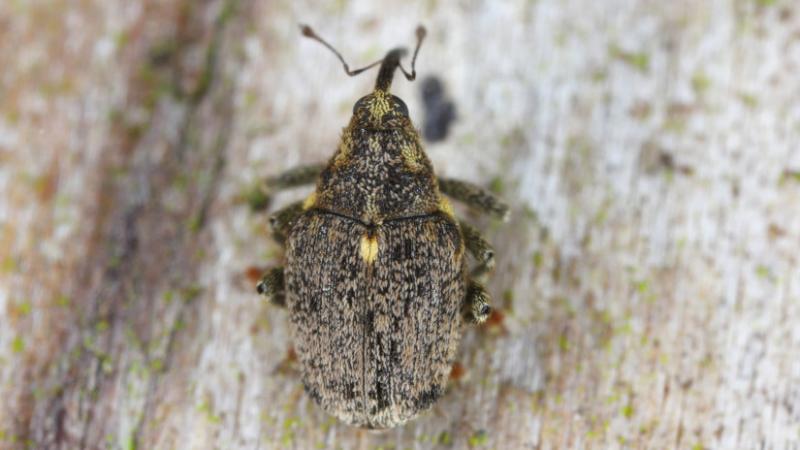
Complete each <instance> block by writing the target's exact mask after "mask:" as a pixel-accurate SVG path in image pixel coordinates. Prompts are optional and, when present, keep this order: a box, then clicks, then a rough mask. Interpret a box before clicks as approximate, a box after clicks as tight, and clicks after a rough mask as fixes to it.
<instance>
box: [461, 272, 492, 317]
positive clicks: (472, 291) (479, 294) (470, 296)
mask: <svg viewBox="0 0 800 450" xmlns="http://www.w3.org/2000/svg"><path fill="white" fill-rule="evenodd" d="M465 300H466V301H465V302H464V319H465V320H467V321H468V322H470V323H474V324H478V323H483V322H484V321H486V319H487V318H489V314H491V313H492V307H491V306H489V300H491V299H490V297H489V293H488V292H486V288H484V287H483V285H482V284H480V283H478V282H477V281H475V280H470V281H469V284H468V285H467V297H466V299H465Z"/></svg>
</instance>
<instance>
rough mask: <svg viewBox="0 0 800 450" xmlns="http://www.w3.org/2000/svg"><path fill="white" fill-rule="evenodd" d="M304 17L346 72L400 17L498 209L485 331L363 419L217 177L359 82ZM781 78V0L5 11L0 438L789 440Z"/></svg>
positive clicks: (463, 167)
mask: <svg viewBox="0 0 800 450" xmlns="http://www.w3.org/2000/svg"><path fill="white" fill-rule="evenodd" d="M299 22H303V23H309V24H311V25H313V26H314V28H315V29H316V31H317V32H319V33H320V34H321V35H323V36H325V37H326V38H327V39H329V40H330V41H331V42H333V43H334V44H336V45H337V46H338V47H339V48H340V49H341V50H342V52H343V53H344V55H345V57H346V58H348V60H349V61H350V62H351V65H352V66H354V67H355V66H358V65H360V64H362V63H366V62H370V61H372V60H373V59H375V58H378V57H380V55H381V54H382V53H383V52H384V51H385V50H387V49H389V48H392V47H394V46H396V45H398V44H406V45H411V44H413V39H414V35H413V33H414V28H415V26H416V25H417V23H418V22H423V23H424V24H425V25H426V26H427V27H428V30H429V36H428V39H427V40H426V43H425V45H424V46H423V48H422V51H421V53H420V57H419V60H418V71H419V72H420V76H424V75H427V74H436V75H437V76H439V77H440V78H442V79H443V80H444V82H445V86H446V88H447V92H448V95H449V96H451V97H452V98H453V99H454V101H455V105H456V107H457V110H458V121H457V122H456V124H455V126H454V128H453V129H452V132H451V134H450V135H449V136H448V138H447V139H446V140H445V141H444V142H442V143H438V144H436V145H430V146H428V154H429V156H430V158H431V160H432V161H433V163H434V166H435V167H436V168H437V170H438V171H439V173H440V174H442V175H444V176H454V177H456V176H457V177H460V178H465V179H468V180H471V181H474V182H477V183H480V184H484V185H491V186H492V187H493V188H494V189H496V190H499V191H502V195H503V196H504V197H505V198H506V199H507V200H508V201H509V202H510V203H511V204H512V205H513V213H512V218H511V220H510V222H508V223H506V224H499V223H495V222H492V221H490V220H486V219H482V218H478V217H475V216H474V215H471V214H470V213H469V212H468V211H465V210H463V209H461V210H459V212H460V213H461V214H464V215H466V216H467V217H469V218H470V220H474V221H475V222H476V223H477V224H478V225H479V226H480V228H481V229H483V230H485V231H486V233H487V235H488V238H489V240H490V241H491V242H493V243H494V244H495V246H496V248H497V252H496V253H497V268H496V271H495V276H494V278H493V279H492V281H491V283H490V284H489V285H488V287H489V290H490V291H491V292H492V294H493V296H494V304H495V306H497V307H499V309H500V310H501V312H502V314H503V318H502V320H499V319H498V318H495V320H494V321H493V322H491V323H490V324H489V325H487V326H483V327H481V328H474V329H469V330H467V331H466V334H465V337H464V340H463V342H462V345H461V348H460V350H459V361H460V367H462V368H463V370H464V373H463V375H462V376H461V377H460V378H459V379H458V380H456V381H454V382H453V383H452V385H451V387H450V390H449V393H448V394H447V395H446V396H445V398H444V399H443V400H442V401H441V402H439V403H438V404H437V405H436V406H435V407H434V408H433V409H432V410H431V412H429V413H427V414H426V415H424V416H422V417H421V418H419V419H418V420H416V421H414V422H412V423H410V424H408V425H406V426H404V427H401V428H397V429H394V430H391V431H388V432H383V433H370V432H365V431H360V430H354V429H351V428H348V427H347V426H344V425H342V424H338V423H336V422H335V421H333V420H331V419H330V418H328V417H327V416H325V414H324V413H323V412H321V411H320V410H319V408H317V407H316V406H315V405H314V404H313V402H312V401H311V400H310V399H309V398H307V396H306V395H305V394H304V393H303V391H302V387H301V385H300V383H299V381H298V379H297V377H296V374H295V373H294V372H293V369H292V367H291V364H287V362H286V359H287V352H288V351H289V348H290V342H289V340H288V333H287V316H286V312H285V311H282V310H279V309H275V308H272V307H270V306H269V305H267V304H265V303H264V302H263V301H261V300H260V299H259V298H258V297H257V296H256V295H255V292H254V283H253V282H252V281H250V280H248V277H247V273H248V272H252V270H248V269H252V267H253V266H260V267H264V266H269V265H271V264H276V263H277V261H278V258H279V256H280V255H279V248H278V246H277V245H276V244H274V243H272V242H271V241H270V240H269V238H268V230H267V225H266V220H265V218H264V217H263V216H259V215H256V214H252V213H251V212H250V211H248V210H247V208H246V206H245V205H244V204H243V202H242V198H241V195H242V193H243V192H245V190H246V188H247V187H248V186H250V185H251V183H253V182H254V181H255V180H257V179H258V178H259V177H263V176H266V175H271V174H275V173H278V172H280V171H281V170H283V169H285V168H288V167H291V166H294V165H296V164H299V163H301V162H316V161H324V160H325V159H327V158H328V157H329V156H330V155H331V154H332V153H333V150H334V149H335V148H336V145H337V139H338V136H339V132H340V129H341V127H343V126H344V125H345V124H346V123H347V120H348V119H349V114H350V111H351V108H352V104H353V103H354V102H355V101H356V100H357V99H358V98H359V97H360V96H361V95H363V94H364V93H366V92H368V90H369V89H370V88H371V86H372V84H373V82H374V78H373V77H374V73H372V74H366V75H362V76H360V77H357V78H352V79H351V78H348V77H347V76H346V75H345V74H343V73H342V71H341V67H340V65H339V63H338V62H337V61H336V60H335V59H334V58H333V57H332V56H331V55H330V54H329V53H327V52H326V51H325V50H324V49H323V48H322V47H320V46H319V45H318V44H316V43H314V42H312V41H310V40H307V39H302V38H301V36H300V33H299V30H298V28H297V24H298V23H299ZM799 66H800V8H798V7H797V6H796V5H795V3H794V2H792V1H790V0H710V1H706V2H694V1H690V0H680V1H675V2H659V1H655V0H645V1H640V2H627V1H623V0H612V1H605V2H592V1H589V0H567V1H556V0H539V1H532V2H531V1H522V0H519V1H510V2H484V1H477V0H473V1H464V2H458V3H449V2H448V3H445V2H406V3H403V4H402V5H398V4H397V3H396V2H395V3H389V2H367V1H362V0H358V1H356V0H353V1H350V2H336V1H330V2H315V3H313V4H312V3H311V2H289V1H275V2H256V1H252V0H238V1H237V0H227V1H221V0H214V1H207V2H191V1H188V0H152V1H146V2H139V3H133V2H123V1H119V0H102V1H101V0H86V1H82V2H21V1H10V2H2V3H0V67H3V68H4V69H3V71H2V76H0V192H1V193H2V195H0V398H2V399H3V400H2V402H0V448H48V449H49V448H55V449H67V448H70V449H71V448H92V449H94V448H122V449H135V448H136V449H150V448H154V449H171V448H226V449H228V448H242V449H245V448H246V449H253V448H263V449H271V448H297V449H306V448H369V449H374V448H397V449H400V448H403V449H405V448H414V449H423V448H498V449H500V448H537V449H539V448H541V449H554V448H598V449H600V448H659V449H660V448H680V449H684V448H696V449H699V448H707V449H740V448H741V449H750V448H770V449H791V448H800V425H799V424H800V388H798V386H800V332H798V329H799V328H798V327H797V324H798V323H800V276H798V274H800V264H799V263H798V257H797V253H798V252H797V249H798V248H799V245H800V202H798V198H800V175H799V174H800V149H799V147H798V142H800V109H798V104H800V98H799V95H800V94H799V93H800V79H798V78H797V76H796V75H795V74H796V73H797V72H798V67H799ZM417 89H418V84H415V83H408V82H405V81H404V80H396V83H395V86H394V87H393V91H394V93H395V94H397V95H399V96H400V97H401V98H403V99H405V100H406V103H407V104H408V105H409V109H410V111H411V116H412V117H416V118H417V121H418V123H419V125H421V117H422V116H421V115H422V103H421V101H420V99H419V93H418V90H417ZM305 193H306V191H304V190H302V189H300V190H297V191H296V192H290V193H287V194H284V195H281V196H279V197H278V198H276V204H285V203H287V202H289V201H291V200H295V199H300V198H302V196H303V195H304V194H305Z"/></svg>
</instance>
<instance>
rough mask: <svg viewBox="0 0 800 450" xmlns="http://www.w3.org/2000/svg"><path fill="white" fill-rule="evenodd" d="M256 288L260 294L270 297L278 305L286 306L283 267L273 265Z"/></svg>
mask: <svg viewBox="0 0 800 450" xmlns="http://www.w3.org/2000/svg"><path fill="white" fill-rule="evenodd" d="M256 290H257V291H258V293H259V294H261V295H263V296H265V297H267V298H269V300H270V302H272V303H274V304H276V305H278V306H286V297H285V290H284V287H283V267H273V268H272V269H269V270H267V271H266V272H265V273H264V275H263V276H262V277H261V281H260V282H259V283H258V285H257V286H256Z"/></svg>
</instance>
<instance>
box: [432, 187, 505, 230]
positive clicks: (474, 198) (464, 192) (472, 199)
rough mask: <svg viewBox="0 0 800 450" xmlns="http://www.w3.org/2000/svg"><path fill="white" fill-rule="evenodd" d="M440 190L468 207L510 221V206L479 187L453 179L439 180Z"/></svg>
mask: <svg viewBox="0 0 800 450" xmlns="http://www.w3.org/2000/svg"><path fill="white" fill-rule="evenodd" d="M439 190H440V191H442V193H444V194H445V195H448V196H450V197H452V198H453V199H455V200H458V201H460V202H463V203H465V204H466V205H467V206H470V207H472V208H475V209H477V210H479V211H482V212H485V213H489V214H491V215H493V216H495V217H499V218H500V219H502V220H506V219H508V205H506V204H505V203H503V201H502V200H500V199H498V198H497V197H495V196H494V195H492V194H491V193H490V192H489V191H487V190H486V189H483V188H482V187H480V186H478V185H475V184H472V183H468V182H466V181H461V180H455V179H452V178H439Z"/></svg>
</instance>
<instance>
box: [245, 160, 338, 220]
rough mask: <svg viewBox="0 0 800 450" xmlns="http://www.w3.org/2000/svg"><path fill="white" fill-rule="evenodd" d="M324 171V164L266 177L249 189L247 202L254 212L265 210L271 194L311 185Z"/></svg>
mask: <svg viewBox="0 0 800 450" xmlns="http://www.w3.org/2000/svg"><path fill="white" fill-rule="evenodd" d="M324 169H325V164H310V165H305V166H298V167H295V168H292V169H289V170H287V171H285V172H283V173H280V174H278V175H275V176H272V177H268V178H267V179H265V180H263V181H260V182H259V183H258V184H256V186H254V187H253V188H251V189H250V192H249V193H248V194H247V202H248V203H249V204H250V207H251V208H252V209H253V210H254V211H261V210H264V209H267V208H268V207H269V203H270V201H271V200H272V195H273V194H275V193H276V192H279V191H282V190H284V189H289V188H293V187H299V186H305V185H307V184H311V183H313V182H315V181H316V180H317V178H318V177H319V175H320V174H321V173H322V171H323V170H324Z"/></svg>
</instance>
